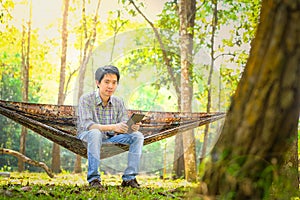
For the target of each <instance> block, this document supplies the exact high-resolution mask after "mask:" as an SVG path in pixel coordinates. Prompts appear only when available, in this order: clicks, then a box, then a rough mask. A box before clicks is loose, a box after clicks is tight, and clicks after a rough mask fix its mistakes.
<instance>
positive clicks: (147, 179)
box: [0, 172, 196, 200]
mask: <svg viewBox="0 0 300 200" xmlns="http://www.w3.org/2000/svg"><path fill="white" fill-rule="evenodd" d="M101 178H102V184H103V185H104V189H103V190H101V191H99V190H96V189H90V188H89V187H88V184H87V181H86V174H84V173H83V174H71V173H61V174H56V175H55V177H54V178H49V177H48V176H47V175H46V174H45V173H29V172H24V173H17V172H12V173H11V175H10V177H9V178H7V177H0V199H114V200H115V199H130V200H135V199H139V200H141V199H151V200H155V199H185V198H186V197H187V195H189V193H190V191H192V190H193V188H194V187H196V184H195V183H188V182H186V181H185V180H162V179H159V178H158V177H157V176H144V175H143V176H138V177H137V179H138V181H139V183H140V184H141V186H142V187H141V188H140V189H133V188H123V187H120V185H121V176H119V175H102V176H101Z"/></svg>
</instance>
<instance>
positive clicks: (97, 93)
mask: <svg viewBox="0 0 300 200" xmlns="http://www.w3.org/2000/svg"><path fill="white" fill-rule="evenodd" d="M95 97H96V105H98V106H99V105H102V99H101V97H100V95H99V91H98V90H96V91H95ZM110 104H111V105H112V104H113V98H112V97H110V98H109V100H108V105H110Z"/></svg>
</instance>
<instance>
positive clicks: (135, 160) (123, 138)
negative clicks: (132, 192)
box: [107, 132, 144, 181]
mask: <svg viewBox="0 0 300 200" xmlns="http://www.w3.org/2000/svg"><path fill="white" fill-rule="evenodd" d="M107 141H108V142H112V143H121V144H125V145H129V152H128V164H127V168H126V169H125V171H124V175H123V176H122V179H123V180H124V181H129V180H133V179H135V176H136V175H137V174H138V171H139V164H140V159H141V155H142V149H143V144H144V135H143V134H142V133H141V132H133V133H131V134H119V135H117V136H114V137H112V138H110V139H108V140H107Z"/></svg>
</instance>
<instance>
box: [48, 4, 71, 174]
mask: <svg viewBox="0 0 300 200" xmlns="http://www.w3.org/2000/svg"><path fill="white" fill-rule="evenodd" d="M68 10H69V0H64V13H63V24H62V36H61V37H62V52H61V63H60V64H61V66H60V79H59V91H58V100H57V104H58V105H63V103H64V86H65V77H66V60H67V47H68V29H67V23H68ZM51 168H52V170H53V172H55V173H59V172H61V169H60V147H59V145H58V144H55V143H53V147H52V165H51Z"/></svg>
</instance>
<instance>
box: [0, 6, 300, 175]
mask: <svg viewBox="0 0 300 200" xmlns="http://www.w3.org/2000/svg"><path fill="white" fill-rule="evenodd" d="M99 2H100V3H99ZM213 2H214V1H205V0H200V1H197V4H196V17H195V26H194V28H193V32H194V47H193V60H192V65H193V71H192V75H193V76H192V77H193V81H192V83H193V87H192V88H193V97H192V105H191V106H192V111H194V112H199V111H204V112H206V111H224V112H226V110H227V109H228V107H229V105H230V102H231V101H230V100H231V99H230V96H231V95H232V94H233V93H234V91H235V89H236V86H237V83H238V81H239V78H240V77H241V73H242V72H243V69H244V67H245V64H246V61H247V58H248V55H249V50H250V42H251V40H252V39H253V37H254V33H255V30H256V26H257V23H258V16H259V11H260V1H258V0H256V1H252V0H251V1H250V0H249V1H247V0H246V1H245V0H243V1H239V0H237V1H231V0H226V1H220V2H217V1H215V2H216V3H217V7H218V9H217V10H214V9H213V8H215V7H216V6H214V5H213ZM65 3H66V1H59V0H57V1H39V0H32V1H21V0H20V1H10V0H7V1H5V0H1V5H0V6H1V16H0V17H1V18H0V19H1V24H0V26H1V29H0V34H1V40H0V43H1V45H0V49H1V51H0V53H1V55H0V66H1V68H0V79H1V82H0V99H1V100H8V101H24V89H25V88H26V87H24V66H26V63H27V66H28V68H27V69H28V72H29V73H28V97H27V98H28V99H25V101H28V102H32V103H47V104H57V103H58V98H59V96H63V101H62V102H63V104H66V105H76V103H77V99H78V94H79V93H80V92H79V89H78V88H80V87H79V86H78V85H79V83H80V80H82V78H81V77H80V75H82V74H84V75H85V79H84V80H85V82H84V87H82V88H83V91H82V92H86V91H91V90H93V89H95V86H94V80H93V73H92V72H93V71H94V70H95V68H97V67H98V66H101V65H105V64H114V65H116V66H118V67H119V68H120V69H121V82H120V86H119V88H118V91H117V95H120V96H122V97H123V98H124V100H125V102H126V105H127V107H128V108H130V109H141V110H156V111H178V108H179V106H178V99H177V98H178V94H177V93H176V88H175V87H174V84H173V83H172V80H171V76H170V75H169V73H168V71H167V67H166V64H165V61H164V59H163V56H164V51H162V49H161V48H160V44H159V41H160V40H159V39H158V38H157V36H156V35H155V32H154V30H157V31H158V32H159V35H160V36H161V40H162V41H163V44H164V45H165V50H166V52H167V57H168V58H169V61H170V63H169V64H170V66H172V69H173V71H174V77H175V79H176V80H177V81H178V82H179V80H178V77H179V74H180V53H179V52H180V49H179V39H178V38H179V14H178V5H177V1H158V0H157V1H117V0H115V1H105V0H102V1H84V0H83V1H75V0H73V1H70V2H69V5H68V6H69V10H68V18H67V19H68V20H67V23H66V26H65V27H67V28H66V29H63V28H62V27H63V22H64V20H63V16H64V15H63V14H64V8H65V7H66V4H65ZM98 5H99V7H98ZM83 11H84V12H83ZM214 11H215V12H214ZM215 13H217V14H216V15H215ZM215 16H217V19H218V20H217V23H213V22H214V20H213V19H214V17H215ZM95 19H96V20H95ZM63 30H67V32H64V31H63ZM66 33H67V34H66ZM63 38H64V39H66V38H67V40H65V41H67V42H66V43H63V41H64V40H63ZM64 48H65V51H64ZM63 52H65V53H66V54H65V57H64V56H63V54H64V53H63ZM89 52H92V53H91V54H89ZM212 52H213V53H212ZM63 58H65V60H64V59H63ZM63 62H65V72H64V73H65V77H64V84H63V86H62V88H63V90H62V92H60V91H61V90H60V87H61V81H62V79H61V74H62V73H61V66H62V63H63ZM85 62H86V71H85V72H82V71H80V69H82V68H81V66H83V65H84V63H85ZM175 85H176V84H175ZM221 125H222V121H220V122H218V123H213V124H211V125H210V126H209V128H207V129H206V128H205V127H201V128H197V129H195V130H194V134H195V138H196V154H197V158H204V157H205V155H206V154H207V153H209V149H211V148H212V147H213V145H214V143H215V141H216V139H217V138H218V134H219V130H220V127H221ZM205 132H208V135H209V136H210V137H209V139H208V140H209V145H208V147H207V150H206V151H205V152H204V154H203V143H204V141H205V137H204V136H205ZM0 133H1V134H0V144H1V147H3V148H8V149H13V150H17V151H21V148H20V146H21V145H22V144H21V143H22V139H21V135H22V128H21V126H20V125H18V124H16V123H14V122H13V121H11V120H9V119H7V118H5V117H3V116H0ZM299 133H300V131H299V126H298V137H299ZM25 135H26V143H25V148H24V149H25V155H26V156H28V157H30V158H32V159H34V160H38V161H42V162H45V163H46V164H47V165H48V166H51V165H53V160H54V158H53V157H54V156H55V155H57V154H55V155H54V154H53V149H54V147H53V144H52V142H50V141H48V140H46V139H45V138H43V137H41V136H39V135H38V134H35V133H33V132H32V131H28V134H25ZM174 147H175V138H169V139H166V140H163V141H159V142H156V143H154V144H152V145H149V146H146V147H144V149H143V158H142V163H141V164H142V165H141V171H142V172H144V173H150V174H158V175H162V173H163V169H164V168H165V169H166V171H167V173H168V174H172V173H173V164H174V157H175V156H174V151H175V150H174ZM59 152H60V153H59V154H58V155H59V160H60V162H59V169H60V170H64V171H74V165H75V163H76V160H77V159H76V156H75V155H74V154H73V153H71V152H70V151H68V150H66V149H64V148H61V149H59ZM124 156H125V155H120V156H119V157H117V158H116V157H114V158H111V159H105V160H104V161H103V167H102V170H103V171H105V172H110V173H117V172H120V171H122V168H123V167H124V165H125V163H124V164H119V163H114V161H118V160H120V159H123V157H124ZM123 160H124V159H123ZM199 161H200V159H197V162H198V163H197V164H199ZM56 163H57V162H56ZM80 163H81V167H82V170H84V171H86V167H87V162H86V160H85V159H82V160H81V161H80ZM149 163H151V164H149ZM112 164H113V165H112ZM21 166H22V165H21ZM112 166H113V167H112ZM18 169H19V170H20V164H19V166H18V160H17V159H16V158H14V157H11V156H8V155H1V159H0V170H1V171H16V170H18ZM23 169H25V170H29V171H32V172H37V171H41V170H42V169H40V168H37V167H34V166H32V165H28V164H25V165H24V166H23Z"/></svg>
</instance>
